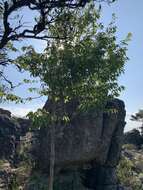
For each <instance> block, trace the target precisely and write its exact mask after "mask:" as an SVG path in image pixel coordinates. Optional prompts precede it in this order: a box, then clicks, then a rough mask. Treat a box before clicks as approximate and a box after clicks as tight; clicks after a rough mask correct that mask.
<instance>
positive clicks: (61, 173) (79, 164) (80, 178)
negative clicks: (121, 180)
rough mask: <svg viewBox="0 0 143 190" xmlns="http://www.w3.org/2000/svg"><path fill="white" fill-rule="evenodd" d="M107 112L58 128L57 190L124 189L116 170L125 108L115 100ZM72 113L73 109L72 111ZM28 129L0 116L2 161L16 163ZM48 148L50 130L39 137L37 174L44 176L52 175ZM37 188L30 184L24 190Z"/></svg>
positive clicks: (82, 116)
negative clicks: (22, 140) (18, 147)
mask: <svg viewBox="0 0 143 190" xmlns="http://www.w3.org/2000/svg"><path fill="white" fill-rule="evenodd" d="M47 105H48V104H46V106H47ZM106 108H107V110H108V111H107V112H103V111H99V110H94V111H93V110H92V112H89V113H88V114H80V115H78V116H76V117H75V118H74V119H73V120H72V121H71V122H70V124H68V125H66V126H65V125H61V126H57V127H56V133H55V145H56V166H55V171H56V173H55V174H56V176H55V180H56V181H55V182H56V184H58V188H57V189H58V190H77V189H78V190H87V189H93V190H119V189H121V188H120V187H119V186H118V180H117V177H116V166H117V164H118V161H119V158H120V152H121V145H122V140H123V130H124V126H125V107H124V103H123V102H122V101H121V100H118V99H115V100H113V101H111V102H108V104H107V106H106ZM47 109H48V108H47ZM73 110H74V106H72V110H71V109H70V110H69V111H73ZM28 126H29V121H27V120H20V119H17V120H16V121H15V120H13V118H11V117H10V115H9V116H8V115H4V114H0V159H8V160H13V161H14V159H15V158H16V157H15V155H16V154H17V141H18V142H19V144H21V139H22V138H21V137H25V136H26V134H27V131H28ZM25 141H26V140H25ZM30 143H31V142H30ZM49 146H50V135H49V128H48V127H47V128H45V129H42V130H41V131H40V133H39V135H38V144H37V145H36V146H35V150H36V151H35V152H36V155H34V156H36V157H35V163H36V167H37V169H38V171H39V172H38V173H40V174H42V173H43V174H44V175H45V174H46V175H48V172H49V157H50V147H49ZM46 181H47V180H46ZM30 184H32V185H33V183H30ZM38 187H39V186H38ZM38 187H35V186H32V187H31V186H30V185H29V184H27V185H26V189H25V190H29V189H30V190H34V189H36V188H38ZM38 190H40V189H38Z"/></svg>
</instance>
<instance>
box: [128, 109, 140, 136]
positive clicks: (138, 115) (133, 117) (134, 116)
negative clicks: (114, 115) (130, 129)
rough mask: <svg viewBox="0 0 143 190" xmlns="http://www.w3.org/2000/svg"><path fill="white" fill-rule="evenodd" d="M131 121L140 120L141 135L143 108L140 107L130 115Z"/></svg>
mask: <svg viewBox="0 0 143 190" xmlns="http://www.w3.org/2000/svg"><path fill="white" fill-rule="evenodd" d="M131 120H132V121H138V122H141V127H140V129H141V135H142V136H143V110H142V109H140V110H139V111H138V112H137V113H136V114H135V115H131Z"/></svg>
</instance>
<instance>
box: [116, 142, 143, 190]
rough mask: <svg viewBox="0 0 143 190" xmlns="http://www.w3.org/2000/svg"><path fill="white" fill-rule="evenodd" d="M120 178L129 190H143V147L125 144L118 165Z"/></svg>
mask: <svg viewBox="0 0 143 190" xmlns="http://www.w3.org/2000/svg"><path fill="white" fill-rule="evenodd" d="M118 178H119V180H120V182H121V184H122V185H123V186H125V187H126V188H127V189H129V190H143V147H142V148H140V149H139V148H138V147H136V146H135V145H133V144H125V145H123V148H122V157H121V160H120V163H119V165H118Z"/></svg>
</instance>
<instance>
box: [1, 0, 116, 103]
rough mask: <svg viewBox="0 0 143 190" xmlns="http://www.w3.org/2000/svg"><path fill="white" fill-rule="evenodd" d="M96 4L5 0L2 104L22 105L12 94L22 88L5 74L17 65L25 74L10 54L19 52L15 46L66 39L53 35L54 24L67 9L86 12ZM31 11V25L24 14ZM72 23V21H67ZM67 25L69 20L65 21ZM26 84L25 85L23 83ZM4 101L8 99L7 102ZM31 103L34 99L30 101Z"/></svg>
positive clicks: (77, 0)
mask: <svg viewBox="0 0 143 190" xmlns="http://www.w3.org/2000/svg"><path fill="white" fill-rule="evenodd" d="M90 1H92V0H64V1H61V0H53V1H52V0H50V1H47V0H2V1H0V67H1V68H0V69H1V70H0V80H1V84H0V98H1V100H12V101H16V102H22V99H21V97H18V96H16V95H15V94H14V93H13V92H12V91H13V90H14V88H15V87H17V86H19V84H21V82H20V83H19V84H16V85H15V84H13V83H12V81H10V80H9V79H8V78H7V77H6V76H5V74H4V72H3V70H4V69H3V68H4V67H5V66H7V65H14V66H16V68H17V69H18V70H19V71H21V66H20V65H16V64H14V61H13V59H11V58H10V57H9V54H10V51H14V52H16V51H17V49H16V48H15V47H14V45H13V43H14V42H16V41H20V40H23V39H26V38H30V39H38V40H46V41H47V42H48V43H50V42H51V39H63V38H64V37H65V36H62V35H61V34H53V35H52V34H51V33H50V32H49V31H50V29H51V27H52V26H53V25H54V23H56V22H59V19H60V15H62V14H63V11H64V8H67V9H68V10H69V11H71V13H72V11H73V10H75V9H79V8H83V7H84V6H85V5H86V4H87V3H88V2H90ZM103 1H105V2H108V3H112V2H114V1H115V0H95V2H103ZM24 11H30V13H31V18H30V19H29V20H28V22H29V23H30V24H28V23H27V22H26V21H25V20H24V19H23V16H22V15H21V14H20V12H23V14H24ZM67 19H68V18H67ZM65 21H66V18H65ZM22 83H23V82H22ZM3 97H4V98H3ZM29 99H30V98H29Z"/></svg>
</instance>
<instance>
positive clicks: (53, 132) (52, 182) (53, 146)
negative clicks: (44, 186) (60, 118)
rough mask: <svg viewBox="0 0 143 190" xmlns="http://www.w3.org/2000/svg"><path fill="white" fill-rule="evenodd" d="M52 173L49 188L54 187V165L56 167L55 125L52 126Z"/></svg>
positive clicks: (49, 189)
mask: <svg viewBox="0 0 143 190" xmlns="http://www.w3.org/2000/svg"><path fill="white" fill-rule="evenodd" d="M49 167H50V174H49V184H48V190H53V189H54V167H55V125H54V124H53V125H51V127H50V166H49Z"/></svg>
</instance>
